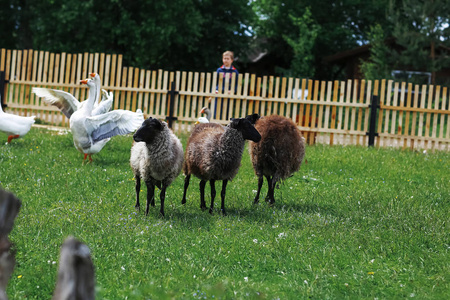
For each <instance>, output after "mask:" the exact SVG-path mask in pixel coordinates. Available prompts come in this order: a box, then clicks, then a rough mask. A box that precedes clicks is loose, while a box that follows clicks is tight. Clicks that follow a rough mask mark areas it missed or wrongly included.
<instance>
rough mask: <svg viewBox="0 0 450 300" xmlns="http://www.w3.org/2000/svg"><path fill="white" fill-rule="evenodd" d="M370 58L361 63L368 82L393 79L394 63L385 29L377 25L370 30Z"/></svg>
mask: <svg viewBox="0 0 450 300" xmlns="http://www.w3.org/2000/svg"><path fill="white" fill-rule="evenodd" d="M369 41H370V45H371V47H370V58H369V60H362V61H361V72H362V73H363V75H364V78H365V79H367V80H376V79H389V78H391V74H390V73H391V69H392V61H391V59H390V55H389V53H390V49H389V47H388V46H387V45H386V43H385V42H386V38H385V35H384V31H383V28H382V27H381V25H379V24H377V25H375V26H373V27H371V28H370V32H369Z"/></svg>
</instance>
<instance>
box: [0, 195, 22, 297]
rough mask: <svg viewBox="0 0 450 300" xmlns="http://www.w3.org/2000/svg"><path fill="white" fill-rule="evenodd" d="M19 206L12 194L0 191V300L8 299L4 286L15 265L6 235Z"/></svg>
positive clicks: (17, 200)
mask: <svg viewBox="0 0 450 300" xmlns="http://www.w3.org/2000/svg"><path fill="white" fill-rule="evenodd" d="M20 206H21V203H20V200H19V199H17V198H16V197H15V196H14V195H13V194H11V193H9V192H6V191H3V190H0V300H6V299H8V298H7V297H6V286H7V284H8V281H9V278H10V277H11V274H12V272H13V270H14V265H15V264H16V262H15V259H14V253H11V251H10V248H11V242H10V241H9V240H8V234H9V233H10V232H11V230H12V228H13V225H14V219H15V218H16V216H17V214H18V213H19V209H20Z"/></svg>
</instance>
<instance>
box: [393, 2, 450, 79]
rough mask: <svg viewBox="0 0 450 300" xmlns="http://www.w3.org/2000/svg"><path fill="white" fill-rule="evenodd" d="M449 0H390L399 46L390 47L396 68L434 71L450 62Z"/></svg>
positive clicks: (394, 32)
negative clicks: (449, 34) (395, 47)
mask: <svg viewBox="0 0 450 300" xmlns="http://www.w3.org/2000/svg"><path fill="white" fill-rule="evenodd" d="M449 15H450V3H449V2H448V1H447V0H433V1H420V0H402V1H393V0H391V1H390V6H389V12H388V17H389V20H390V22H391V23H392V27H393V36H394V37H395V41H396V43H397V44H398V45H400V48H398V49H393V51H391V54H390V55H391V57H392V60H393V61H394V62H395V64H394V68H397V69H402V70H405V69H406V70H409V71H425V72H432V73H433V75H432V76H433V78H432V80H433V84H434V83H435V82H434V76H435V74H434V73H435V72H437V71H439V70H442V69H444V68H447V67H449V66H450V58H449V56H448V54H449V51H448V49H449V48H448V47H449V46H450V44H449V39H448V33H449V28H448V24H449V23H450V18H449Z"/></svg>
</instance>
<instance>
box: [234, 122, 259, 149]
mask: <svg viewBox="0 0 450 300" xmlns="http://www.w3.org/2000/svg"><path fill="white" fill-rule="evenodd" d="M230 128H234V129H236V130H238V131H240V132H241V133H242V137H243V138H244V140H250V141H253V142H255V143H258V142H259V141H260V140H261V135H260V134H259V132H258V130H256V128H255V126H253V124H252V123H251V122H250V121H249V120H247V119H246V118H240V119H231V123H230Z"/></svg>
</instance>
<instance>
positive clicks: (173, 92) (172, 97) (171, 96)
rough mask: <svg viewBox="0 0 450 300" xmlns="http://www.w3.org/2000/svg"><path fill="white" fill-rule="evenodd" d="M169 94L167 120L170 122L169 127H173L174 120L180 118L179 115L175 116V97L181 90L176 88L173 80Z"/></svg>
mask: <svg viewBox="0 0 450 300" xmlns="http://www.w3.org/2000/svg"><path fill="white" fill-rule="evenodd" d="M167 94H169V115H168V116H167V117H166V120H167V121H168V123H169V128H172V122H173V121H176V120H178V118H177V117H174V116H173V110H174V106H175V97H176V95H178V94H179V92H178V91H176V90H175V81H172V83H171V84H170V90H169V91H168V92H167Z"/></svg>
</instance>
